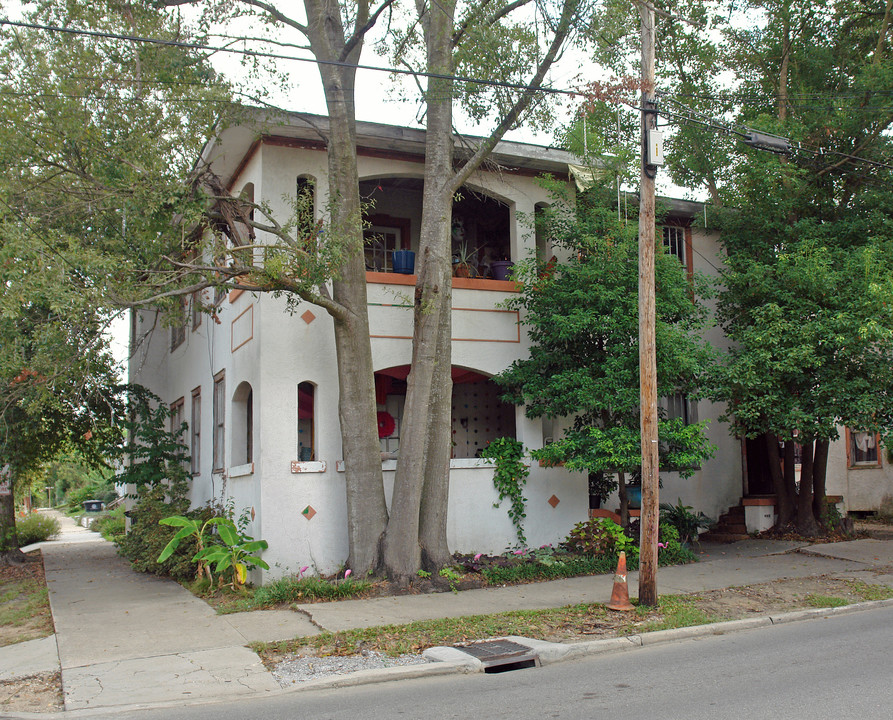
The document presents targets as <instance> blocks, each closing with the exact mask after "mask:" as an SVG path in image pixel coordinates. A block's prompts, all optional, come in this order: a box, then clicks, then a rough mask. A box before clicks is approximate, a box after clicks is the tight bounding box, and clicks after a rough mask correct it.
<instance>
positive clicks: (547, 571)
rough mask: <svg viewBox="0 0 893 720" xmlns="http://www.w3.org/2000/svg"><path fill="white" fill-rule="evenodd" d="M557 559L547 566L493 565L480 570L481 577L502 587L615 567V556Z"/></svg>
mask: <svg viewBox="0 0 893 720" xmlns="http://www.w3.org/2000/svg"><path fill="white" fill-rule="evenodd" d="M559 557H560V556H555V559H554V560H553V561H552V562H551V563H550V564H548V565H546V564H543V563H539V562H536V563H522V564H519V565H508V566H499V565H493V566H491V567H485V568H481V575H483V576H484V577H485V578H487V582H488V583H490V584H491V585H503V584H509V583H516V582H523V581H532V580H558V579H560V578H566V577H576V576H578V575H600V574H602V573H609V572H614V569H615V567H616V566H617V558H616V557H615V556H606V555H602V556H600V557H593V556H582V555H576V556H568V557H567V558H562V559H558V558H559Z"/></svg>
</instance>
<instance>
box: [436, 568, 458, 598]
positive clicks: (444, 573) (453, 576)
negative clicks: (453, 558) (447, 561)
mask: <svg viewBox="0 0 893 720" xmlns="http://www.w3.org/2000/svg"><path fill="white" fill-rule="evenodd" d="M438 575H440V577H442V578H445V579H446V581H447V582H448V583H449V584H450V590H452V591H453V592H454V593H457V592H459V580H461V578H462V576H461V575H459V573H458V572H456V570H455V569H454V568H451V567H445V568H441V569H440V572H439V573H438Z"/></svg>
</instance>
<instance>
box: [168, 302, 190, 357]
mask: <svg viewBox="0 0 893 720" xmlns="http://www.w3.org/2000/svg"><path fill="white" fill-rule="evenodd" d="M186 303H187V300H186V298H185V297H181V298H180V314H179V317H178V318H177V324H176V325H174V326H172V327H171V352H173V351H174V350H176V349H177V348H178V347H180V345H182V344H183V343H184V342H185V341H186Z"/></svg>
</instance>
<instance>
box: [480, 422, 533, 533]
mask: <svg viewBox="0 0 893 720" xmlns="http://www.w3.org/2000/svg"><path fill="white" fill-rule="evenodd" d="M481 457H482V458H485V459H487V460H494V461H495V464H496V467H495V469H494V471H493V486H494V487H495V488H496V491H497V492H498V493H499V502H497V503H494V504H493V507H499V505H500V503H501V502H502V501H503V500H505V499H508V500H509V508H508V514H509V518H510V519H511V521H512V524H513V525H514V526H515V532H516V533H517V534H518V543H519V544H521V545H524V544H525V543H526V542H527V540H526V538H525V535H524V518H525V517H527V513H526V507H527V501H526V500H525V499H524V491H523V487H524V484H525V483H526V482H527V476H528V475H529V474H530V468H529V467H528V466H527V465H526V464H525V463H524V445H523V444H522V443H521V442H520V441H518V440H515V439H514V438H509V437H503V438H496V439H495V440H491V441H490V442H489V443H488V444H487V447H485V448H484V450H483V452H482V453H481Z"/></svg>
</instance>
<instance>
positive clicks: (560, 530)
mask: <svg viewBox="0 0 893 720" xmlns="http://www.w3.org/2000/svg"><path fill="white" fill-rule="evenodd" d="M326 127H327V120H326V118H324V117H319V116H308V115H302V114H294V115H288V116H284V117H277V118H273V119H271V120H269V121H267V122H259V123H258V124H257V125H254V126H248V125H243V126H239V127H234V128H231V129H229V130H226V131H224V132H223V133H222V135H221V137H220V138H219V139H218V140H216V141H214V142H213V143H211V144H209V145H208V146H207V147H206V149H205V152H204V159H206V160H207V161H209V162H211V163H212V165H213V168H214V170H215V172H216V173H217V174H218V175H219V176H220V177H222V178H223V180H224V182H225V183H226V184H227V186H228V187H229V189H230V191H231V192H232V193H233V194H234V195H239V194H240V193H242V192H246V193H249V194H250V196H251V197H253V198H254V199H255V200H256V201H258V202H266V203H268V204H269V205H270V206H271V207H272V209H273V210H274V211H277V212H281V213H282V216H283V217H287V216H289V215H290V214H291V205H290V202H291V199H293V198H294V197H295V195H296V193H297V192H299V191H300V189H302V188H307V187H312V188H313V190H314V192H315V207H316V214H317V216H320V217H321V216H322V215H323V213H324V208H325V207H326V203H327V200H328V198H327V197H326V192H327V182H326V172H327V158H326V152H325V144H324V142H323V141H322V139H321V137H322V136H324V135H325V132H326ZM357 131H358V148H357V158H358V164H359V173H360V178H361V192H362V194H363V196H364V197H366V198H369V199H374V201H375V205H374V210H373V214H372V215H370V217H369V218H368V220H369V222H370V223H371V225H372V232H373V233H374V234H375V237H376V238H377V240H376V242H374V243H371V244H370V245H369V246H368V249H367V265H368V267H370V270H369V271H368V272H367V277H366V282H367V291H368V302H369V321H370V335H371V342H372V352H373V359H374V368H375V372H376V391H377V394H378V401H379V410H380V415H379V427H380V430H381V431H382V432H383V433H384V434H385V435H386V437H383V438H382V452H383V453H396V452H397V451H398V449H399V439H400V432H401V425H402V421H403V418H402V411H403V399H404V395H405V387H406V385H405V378H406V375H407V372H408V363H409V362H410V358H411V338H412V310H411V307H412V302H411V298H412V288H413V285H414V282H415V278H414V276H413V275H412V274H402V273H398V272H393V270H394V269H395V267H394V265H395V260H394V255H393V253H394V251H395V250H399V249H409V250H415V249H417V248H418V242H419V225H420V220H421V202H422V176H423V170H424V138H425V135H424V132H423V131H421V130H413V129H407V128H399V127H392V126H386V125H380V124H372V123H358V127H357ZM460 145H461V144H460ZM575 161H576V158H575V157H574V156H572V155H571V154H569V153H566V152H563V151H559V150H553V149H548V148H543V147H538V146H533V145H525V144H519V143H510V142H503V143H500V144H499V145H498V147H497V149H496V151H495V152H494V154H493V157H492V162H491V163H489V164H488V165H487V168H486V169H482V170H481V171H479V172H477V173H475V175H474V176H472V178H471V179H470V180H469V182H468V183H467V186H466V191H464V192H463V193H462V199H461V200H460V201H458V202H457V203H456V205H455V208H454V242H455V243H456V244H457V246H458V245H459V244H465V245H466V246H467V247H468V248H469V249H474V250H475V251H476V253H475V255H474V258H473V262H474V264H475V265H476V266H477V267H478V270H479V272H480V273H483V274H487V275H490V274H493V273H494V272H495V273H498V270H497V269H496V268H497V266H496V265H494V263H496V262H497V261H499V260H501V259H502V258H506V259H509V260H517V259H519V258H522V257H526V256H529V255H531V254H533V253H539V255H540V256H541V257H551V255H552V249H551V248H550V247H549V246H548V241H547V239H545V238H542V237H537V235H536V233H535V231H534V229H533V223H532V220H533V218H534V216H535V214H536V212H537V208H538V207H542V206H545V205H546V204H548V203H549V202H550V201H551V198H550V196H549V194H548V192H547V191H546V190H545V189H543V188H542V187H541V186H540V185H539V184H538V183H537V181H536V178H537V176H539V175H541V174H543V173H551V174H552V175H554V176H555V177H558V178H568V179H569V175H568V172H569V171H568V164H569V163H572V162H575ZM668 203H669V209H670V216H671V218H673V221H674V223H675V225H676V227H675V228H674V229H669V228H668V229H667V231H666V232H665V242H666V243H667V245H668V246H669V247H670V248H671V250H672V251H673V252H675V253H677V254H678V255H679V256H680V260H682V261H683V262H684V263H685V264H686V266H687V267H688V268H689V269H690V270H694V271H699V272H703V273H705V274H714V275H715V274H716V268H718V267H719V266H720V265H721V262H720V261H719V260H718V257H719V253H720V250H719V246H718V243H717V238H716V236H715V235H714V234H710V233H706V232H704V231H701V230H698V229H692V228H691V219H692V217H693V216H695V215H696V214H698V213H700V212H701V211H702V207H701V206H699V205H697V204H695V203H690V202H684V201H668ZM398 257H399V256H398ZM397 264H399V262H398V263H397ZM207 292H208V293H210V292H211V291H207ZM514 292H516V290H515V287H514V284H513V283H512V282H510V281H506V280H499V279H492V278H491V277H476V278H461V277H457V278H454V280H453V344H452V361H453V379H454V382H455V386H454V391H453V428H452V432H453V442H454V458H453V460H452V461H451V463H450V468H451V470H450V476H451V477H450V479H451V484H450V505H449V513H448V540H449V545H450V549H451V550H453V551H461V552H487V553H498V552H502V551H503V550H505V549H506V548H507V547H510V546H512V545H514V544H515V542H516V539H515V532H514V528H513V526H512V524H511V522H510V521H509V518H508V515H507V512H506V510H505V508H498V509H497V508H494V507H493V503H494V501H495V500H496V493H495V490H494V488H493V483H492V473H493V470H492V467H491V465H490V464H489V463H488V462H487V461H484V460H481V459H479V458H478V457H477V454H478V452H479V451H480V450H481V449H482V448H483V447H484V446H485V445H486V444H487V442H488V441H489V440H491V439H493V438H496V437H500V436H504V435H510V436H515V437H517V438H518V439H519V440H520V441H522V442H523V443H524V445H525V446H526V447H527V448H530V449H534V448H539V447H542V445H543V443H544V440H545V439H546V438H549V437H552V436H554V435H558V434H559V432H560V428H558V427H555V426H553V424H552V423H551V422H550V421H548V420H546V421H540V420H529V419H527V418H526V417H525V415H524V411H523V408H515V407H513V406H509V405H505V404H504V403H502V402H501V401H500V400H499V399H498V393H497V390H496V387H495V385H494V384H493V383H492V382H491V381H490V380H489V378H490V377H491V376H493V375H494V374H496V373H498V372H500V371H501V370H503V369H505V368H506V367H508V366H509V365H510V364H511V363H512V361H514V360H515V359H517V358H520V357H523V356H524V355H525V354H526V353H527V351H528V340H527V334H526V332H525V331H524V329H523V327H522V326H521V325H519V320H521V321H523V318H519V316H518V314H517V313H516V312H514V311H509V310H506V309H504V308H503V307H502V302H503V301H504V300H505V299H506V298H508V297H511V295H512V294H513V293H514ZM204 300H205V302H209V301H211V300H212V298H211V297H210V295H207V296H205V298H204ZM218 301H219V311H218V313H217V314H216V316H215V317H214V318H212V317H209V316H208V315H205V314H202V313H200V312H194V313H190V314H189V318H188V322H187V323H186V326H185V328H179V329H175V330H174V331H162V330H161V329H160V325H158V324H157V323H156V318H155V315H154V313H152V312H147V311H142V312H140V313H137V314H136V315H135V317H134V321H133V329H132V333H133V351H134V354H133V357H132V358H131V361H130V379H131V381H132V382H138V383H141V384H143V385H145V386H147V387H148V388H149V389H150V390H152V391H153V392H155V393H156V394H157V395H159V396H160V397H161V398H162V400H163V402H165V403H166V404H169V405H170V406H171V407H172V408H174V409H175V410H176V411H177V413H178V418H179V420H183V421H185V422H186V423H187V424H188V425H189V437H188V445H189V446H190V450H191V453H192V458H193V459H192V463H193V468H192V470H193V478H194V479H193V486H192V495H191V499H192V502H193V503H194V504H196V505H199V504H203V503H205V502H207V501H209V500H211V499H217V500H226V499H229V498H231V499H232V500H233V501H234V504H235V509H236V513H237V514H238V513H240V512H242V511H243V510H246V511H247V513H248V514H249V516H250V517H251V518H252V521H251V523H250V526H249V529H248V532H249V533H250V534H252V535H253V536H255V537H257V538H263V539H265V540H266V541H267V542H268V543H269V550H267V551H266V552H265V553H264V558H265V559H266V560H267V562H268V563H269V564H270V566H271V570H270V572H269V573H268V574H266V577H265V578H264V579H268V578H272V577H278V576H280V575H284V574H287V573H290V572H295V571H296V570H297V569H298V568H300V567H301V566H303V565H310V566H312V567H313V568H315V569H316V570H318V571H319V572H323V573H328V572H332V571H334V570H336V569H337V568H338V567H339V566H340V565H341V564H342V563H343V562H344V561H345V559H346V557H347V529H346V517H345V516H346V499H345V486H344V473H343V463H342V460H343V458H342V455H341V438H340V427H339V422H338V380H337V373H336V367H335V351H334V334H333V325H332V321H331V319H330V317H329V316H328V315H327V313H326V312H325V311H324V310H322V309H321V308H319V307H316V306H313V305H310V304H304V305H303V306H302V307H301V308H299V310H298V312H297V313H296V314H294V315H290V314H288V313H287V312H285V303H284V301H282V300H277V299H274V298H272V297H271V296H269V295H264V294H254V293H251V292H242V291H233V292H230V293H229V294H228V295H226V296H222V297H220V298H218ZM709 340H710V341H711V342H713V343H714V344H716V345H720V346H721V345H722V344H723V343H724V339H723V337H722V334H721V332H720V331H719V330H718V329H714V330H712V331H711V336H710V338H709ZM721 411H722V408H721V407H719V406H715V405H713V404H711V403H708V402H700V403H698V405H697V409H696V412H697V419H700V420H704V419H711V420H712V422H711V423H710V426H709V429H708V435H709V438H710V440H711V442H712V443H713V444H714V445H716V446H717V452H716V457H715V458H714V459H713V460H711V461H709V462H707V463H705V465H704V467H703V468H702V469H700V470H699V471H697V472H696V473H695V475H694V476H693V477H692V478H690V479H687V480H682V479H680V478H678V477H676V476H675V475H673V474H667V475H664V476H663V489H662V490H661V497H662V499H664V500H667V501H670V502H675V501H676V499H677V498H681V499H682V501H683V502H684V503H686V504H688V505H692V506H694V507H695V509H696V510H700V511H703V512H704V513H706V514H707V515H708V516H711V517H717V516H718V515H719V514H720V513H721V512H723V511H725V510H726V509H727V508H728V507H729V506H731V505H736V504H738V502H739V500H740V498H741V496H742V494H744V487H743V477H742V467H743V463H742V458H743V453H742V448H741V443H740V442H739V441H738V440H737V439H735V438H732V437H730V435H729V429H728V426H727V425H725V424H723V423H719V422H718V421H717V420H716V418H718V416H719V415H720V414H721ZM392 426H393V429H392ZM388 431H390V432H388ZM385 457H386V456H385ZM835 462H836V461H835ZM395 466H396V461H395V460H394V459H384V460H383V461H382V467H383V470H384V478H385V488H386V494H387V497H388V500H389V501H390V492H391V486H392V483H393V478H394V470H395ZM835 467H836V466H835ZM835 472H836V471H835ZM835 472H832V470H831V468H829V492H834V490H833V489H832V487H831V482H830V479H831V478H832V477H836V475H835ZM860 472H865V471H860ZM881 472H887V473H888V474H889V469H887V470H881ZM854 474H855V473H854V472H852V471H850V472H849V475H850V476H852V475H854ZM849 482H851V483H853V482H854V478H853V479H851V480H850V481H849ZM525 495H526V497H527V502H528V509H527V519H526V522H525V531H526V534H527V538H528V542H529V543H530V544H531V545H532V546H536V545H540V544H544V543H556V542H558V541H560V540H561V539H562V538H564V537H565V536H566V535H567V533H568V531H569V530H570V529H571V528H572V526H573V525H574V524H575V523H576V522H579V521H581V520H584V519H586V517H587V515H588V508H589V498H588V489H587V478H586V476H585V475H584V474H583V473H571V472H568V471H566V470H564V469H562V468H543V467H539V466H538V465H537V464H536V463H534V464H533V466H532V467H531V473H530V477H529V479H528V482H527V486H526V491H525ZM616 505H617V503H616V500H615V501H614V502H613V503H612V502H610V501H609V503H608V506H609V507H612V508H613V507H616Z"/></svg>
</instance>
